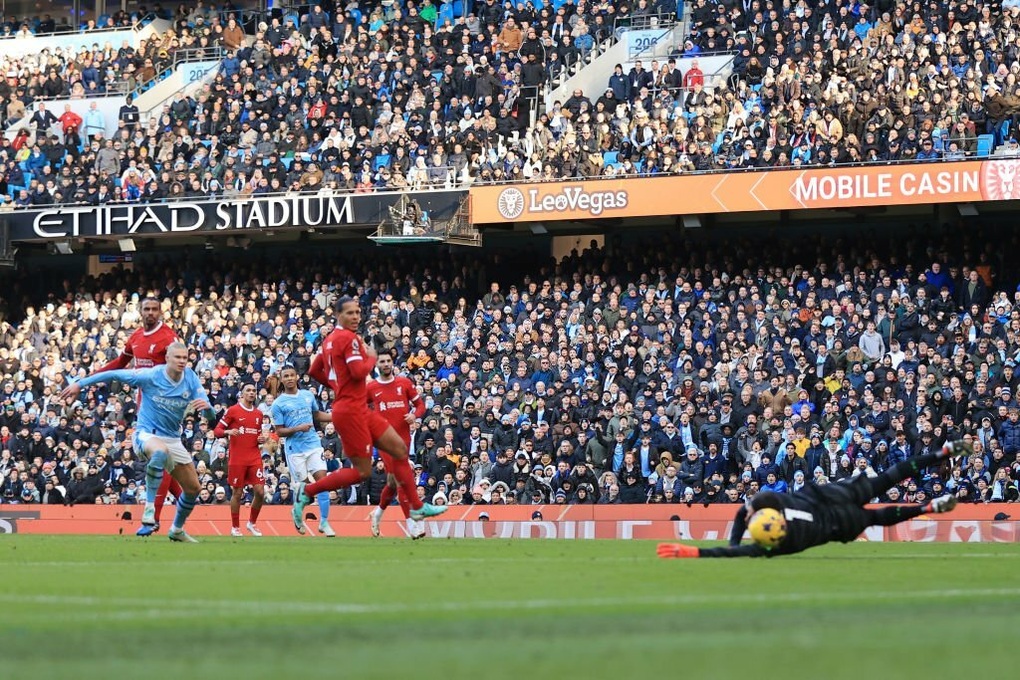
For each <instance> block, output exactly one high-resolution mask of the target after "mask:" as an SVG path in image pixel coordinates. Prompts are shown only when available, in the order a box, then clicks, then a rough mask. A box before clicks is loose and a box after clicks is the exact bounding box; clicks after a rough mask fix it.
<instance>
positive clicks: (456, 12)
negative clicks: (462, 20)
mask: <svg viewBox="0 0 1020 680" xmlns="http://www.w3.org/2000/svg"><path fill="white" fill-rule="evenodd" d="M446 5H450V3H443V6H444V7H445V6H446ZM440 9H442V8H440ZM450 9H451V10H452V11H453V16H454V17H462V16H464V0H453V3H452V5H451V6H450Z"/></svg>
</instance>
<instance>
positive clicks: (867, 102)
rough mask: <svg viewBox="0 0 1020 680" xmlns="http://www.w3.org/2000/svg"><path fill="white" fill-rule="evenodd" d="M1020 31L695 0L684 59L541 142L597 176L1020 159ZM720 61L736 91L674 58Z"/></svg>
mask: <svg viewBox="0 0 1020 680" xmlns="http://www.w3.org/2000/svg"><path fill="white" fill-rule="evenodd" d="M947 10H948V11H947ZM1018 25H1020V3H1017V2H1015V1H1010V2H1006V3H1003V5H1002V8H1001V11H1000V8H999V7H998V6H997V5H996V6H994V7H993V6H992V5H990V4H988V5H976V4H973V3H969V2H965V1H964V2H951V3H948V6H947V3H943V2H929V3H927V4H925V3H914V4H912V5H911V4H909V3H903V2H896V1H895V0H880V1H878V2H876V3H875V4H874V5H867V4H864V3H859V2H857V1H856V0H836V1H835V2H831V3H822V4H817V3H807V2H794V3H783V4H780V3H763V2H750V3H735V4H734V3H721V2H716V1H713V0H695V2H694V3H693V5H692V6H691V8H690V26H691V34H690V36H689V38H688V39H687V40H686V41H685V43H684V45H683V46H678V48H677V49H676V50H675V52H674V54H673V56H672V57H670V58H669V59H663V60H660V61H656V62H652V63H651V64H650V67H648V66H647V65H646V67H645V68H643V67H642V65H641V64H636V65H635V67H633V68H632V69H630V70H629V71H628V72H627V73H624V72H623V71H622V69H619V68H618V69H617V71H616V73H614V74H613V76H611V77H610V79H609V82H608V84H607V89H606V90H605V93H604V94H603V93H601V92H600V93H589V95H590V96H587V97H586V96H584V95H583V94H582V93H580V92H577V93H575V96H574V97H573V98H572V100H571V101H568V102H564V103H563V107H562V109H566V110H567V112H569V115H567V114H562V117H563V118H566V120H567V121H568V123H567V124H566V125H564V124H560V125H559V126H557V127H559V128H560V130H559V133H558V134H557V133H556V132H555V131H554V132H553V133H552V134H549V133H548V132H546V131H545V130H542V129H539V130H538V131H537V134H540V135H542V136H544V137H546V138H547V139H548V138H551V139H553V140H555V141H556V142H557V148H556V151H557V152H562V150H564V149H569V148H572V145H573V144H575V141H576V140H577V139H580V140H582V144H581V148H580V149H578V151H577V153H574V154H571V159H572V161H573V162H575V163H578V164H583V165H585V167H584V169H583V172H582V174H585V175H600V174H602V175H620V174H624V175H627V174H635V173H651V174H656V173H669V172H694V171H706V170H726V169H740V168H761V167H811V166H831V165H839V164H852V163H864V162H897V161H934V160H960V159H963V158H966V157H971V156H974V155H975V154H977V153H979V152H980V153H981V154H983V155H988V153H989V152H991V150H992V148H993V147H994V145H995V144H996V143H1005V145H1006V148H1005V150H1004V151H1003V153H1004V155H1018V153H1020V152H1018V151H1017V148H1016V144H1015V142H1014V139H1013V137H1014V136H1015V135H1016V134H1017V130H1016V126H1017V121H1018V117H1020V98H1018V96H1017V74H1018V73H1020V62H1018V59H1017V57H1018V54H1017V49H1016V44H1015V43H1016V32H1017V27H1018ZM719 53H732V54H733V56H734V60H733V64H732V69H733V74H732V76H731V77H730V78H728V79H725V80H724V79H721V78H719V79H713V78H711V77H709V78H707V79H706V77H705V74H704V73H702V72H701V69H700V67H699V66H698V65H697V61H695V62H694V64H693V65H692V66H691V67H690V68H689V69H688V71H687V72H682V71H681V70H680V69H678V68H677V62H676V61H675V60H676V59H677V58H680V57H693V58H697V57H699V56H705V55H711V54H719ZM709 75H711V74H709ZM562 109H561V111H562ZM585 113H587V115H585ZM555 114H556V111H554V112H553V117H555ZM586 131H587V132H586ZM983 135H991V137H987V138H982V136H983ZM979 147H980V148H979ZM607 152H608V153H607ZM557 170H558V168H556V167H553V171H554V172H553V174H552V176H556V171H557Z"/></svg>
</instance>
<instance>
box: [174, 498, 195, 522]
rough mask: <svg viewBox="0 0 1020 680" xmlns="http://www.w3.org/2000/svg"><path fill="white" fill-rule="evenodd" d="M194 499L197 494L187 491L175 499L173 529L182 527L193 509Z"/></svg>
mask: <svg viewBox="0 0 1020 680" xmlns="http://www.w3.org/2000/svg"><path fill="white" fill-rule="evenodd" d="M196 499H198V494H189V493H182V494H181V497H180V498H178V499H177V515H176V516H175V517H174V529H183V528H184V523H185V522H187V521H188V517H190V516H191V511H192V510H194V509H195V500H196Z"/></svg>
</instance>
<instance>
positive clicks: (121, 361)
mask: <svg viewBox="0 0 1020 680" xmlns="http://www.w3.org/2000/svg"><path fill="white" fill-rule="evenodd" d="M132 359H134V357H133V356H131V355H130V354H126V353H123V352H122V353H120V354H118V355H117V356H116V357H114V359H113V360H112V361H110V362H107V363H106V364H105V365H103V366H101V367H100V368H98V369H96V370H95V371H94V372H93V373H92V375H96V374H97V373H107V372H109V371H118V370H120V369H122V368H127V367H128V365H129V364H130V363H131V360H132Z"/></svg>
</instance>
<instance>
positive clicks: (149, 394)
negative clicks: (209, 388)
mask: <svg viewBox="0 0 1020 680" xmlns="http://www.w3.org/2000/svg"><path fill="white" fill-rule="evenodd" d="M187 364H188V349H187V348H186V347H185V346H184V345H183V344H181V343H179V342H175V343H173V344H172V345H170V346H169V347H168V348H167V350H166V365H164V366H154V367H153V368H146V369H142V370H118V371H106V372H105V373H97V374H95V375H90V376H89V377H87V378H82V379H81V380H79V381H77V382H73V383H71V384H70V385H68V386H67V387H66V388H65V389H64V391H63V392H61V393H60V397H61V398H62V399H65V400H74V399H77V398H78V394H79V393H80V392H81V388H83V387H89V386H91V385H98V384H100V383H109V382H113V381H115V380H117V381H120V382H122V383H126V384H128V385H131V386H132V387H137V388H139V390H140V391H141V393H142V404H141V407H140V408H139V409H138V419H137V421H136V422H135V447H136V448H137V449H138V450H139V451H144V452H145V453H146V454H147V455H148V456H149V462H148V464H147V465H146V467H145V499H146V502H145V511H144V512H143V513H142V524H154V523H155V521H156V519H155V514H156V492H157V491H158V490H159V484H160V482H161V481H162V479H163V472H164V471H166V472H169V473H170V474H171V475H172V476H173V478H174V479H176V480H177V481H178V482H179V483H180V485H181V489H182V491H183V492H182V493H181V497H180V498H178V499H177V515H176V517H174V525H173V527H172V528H171V529H170V531H169V532H168V533H167V537H168V538H169V539H170V540H171V541H178V542H181V543H198V541H196V540H195V539H194V538H192V537H191V536H189V535H188V534H187V533H185V531H184V523H185V522H186V521H187V520H188V516H189V515H190V514H191V511H192V510H193V509H194V507H195V500H196V499H197V498H198V492H199V484H198V473H197V472H196V471H195V464H194V462H192V459H191V455H190V454H189V453H188V452H187V451H186V450H185V448H184V445H183V444H182V443H181V425H182V424H183V423H184V414H185V413H187V412H188V411H189V410H194V411H200V412H202V415H204V416H205V418H206V420H208V421H209V424H210V425H212V424H213V423H215V421H216V412H215V411H213V409H212V406H210V405H209V397H208V395H207V394H206V392H205V389H203V387H202V383H201V382H200V381H199V379H198V375H196V374H195V372H194V371H193V370H191V369H190V368H188V367H187Z"/></svg>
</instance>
